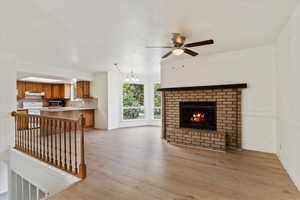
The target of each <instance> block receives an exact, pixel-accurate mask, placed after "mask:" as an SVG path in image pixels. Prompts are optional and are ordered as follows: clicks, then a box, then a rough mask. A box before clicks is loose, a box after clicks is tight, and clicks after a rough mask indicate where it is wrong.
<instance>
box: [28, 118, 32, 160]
mask: <svg viewBox="0 0 300 200" xmlns="http://www.w3.org/2000/svg"><path fill="white" fill-rule="evenodd" d="M28 130H29V143H28V144H29V153H30V154H31V155H32V154H33V151H32V146H33V144H32V143H33V137H32V136H33V134H32V131H33V130H32V117H28Z"/></svg>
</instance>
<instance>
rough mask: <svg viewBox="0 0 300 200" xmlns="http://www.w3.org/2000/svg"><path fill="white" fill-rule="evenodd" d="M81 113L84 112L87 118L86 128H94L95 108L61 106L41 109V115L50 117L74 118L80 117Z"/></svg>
mask: <svg viewBox="0 0 300 200" xmlns="http://www.w3.org/2000/svg"><path fill="white" fill-rule="evenodd" d="M81 114H83V117H84V118H85V128H94V126H95V122H94V120H95V117H94V115H95V108H75V107H60V108H43V109H41V115H42V116H49V117H63V118H72V119H74V118H79V117H80V115H81Z"/></svg>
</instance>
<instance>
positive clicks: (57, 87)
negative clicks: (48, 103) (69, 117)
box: [17, 81, 71, 99]
mask: <svg viewBox="0 0 300 200" xmlns="http://www.w3.org/2000/svg"><path fill="white" fill-rule="evenodd" d="M17 90H18V95H17V98H18V99H22V98H24V97H25V92H26V91H28V92H44V93H45V95H44V96H43V97H44V98H45V99H70V98H71V85H70V84H63V83H61V84H50V83H36V82H24V81H17Z"/></svg>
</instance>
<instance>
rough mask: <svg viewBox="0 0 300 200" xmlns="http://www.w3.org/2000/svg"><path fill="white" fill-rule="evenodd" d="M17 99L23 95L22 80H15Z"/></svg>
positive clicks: (23, 83)
mask: <svg viewBox="0 0 300 200" xmlns="http://www.w3.org/2000/svg"><path fill="white" fill-rule="evenodd" d="M17 91H18V94H17V99H22V98H24V97H25V91H26V89H25V82H23V81H17Z"/></svg>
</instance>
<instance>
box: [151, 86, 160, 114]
mask: <svg viewBox="0 0 300 200" xmlns="http://www.w3.org/2000/svg"><path fill="white" fill-rule="evenodd" d="M158 89H160V84H159V83H155V84H154V111H153V113H154V119H160V118H161V92H159V91H157V90H158Z"/></svg>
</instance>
